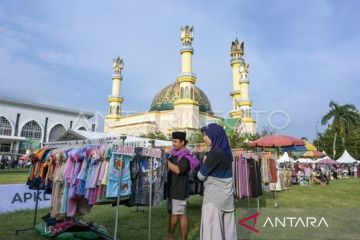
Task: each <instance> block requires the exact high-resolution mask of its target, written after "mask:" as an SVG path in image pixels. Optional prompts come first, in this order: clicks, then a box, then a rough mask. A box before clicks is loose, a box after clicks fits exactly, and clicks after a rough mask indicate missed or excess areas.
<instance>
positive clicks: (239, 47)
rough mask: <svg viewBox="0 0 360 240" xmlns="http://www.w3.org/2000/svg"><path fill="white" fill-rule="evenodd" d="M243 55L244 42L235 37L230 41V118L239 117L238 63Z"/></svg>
mask: <svg viewBox="0 0 360 240" xmlns="http://www.w3.org/2000/svg"><path fill="white" fill-rule="evenodd" d="M243 55H244V42H241V43H240V42H239V40H238V39H237V38H236V39H235V41H233V42H232V43H231V52H230V56H231V60H230V66H231V68H232V73H233V91H232V92H231V93H230V96H231V97H232V110H231V112H230V116H231V117H232V118H240V117H241V116H240V109H239V106H238V102H239V100H240V82H239V80H240V72H239V69H240V65H241V64H243V63H244V59H243V58H242V56H243Z"/></svg>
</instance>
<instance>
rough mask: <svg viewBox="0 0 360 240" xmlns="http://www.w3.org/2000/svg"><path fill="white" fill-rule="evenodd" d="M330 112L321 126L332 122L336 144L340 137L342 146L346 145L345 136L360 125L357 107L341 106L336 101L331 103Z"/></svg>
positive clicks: (351, 105)
mask: <svg viewBox="0 0 360 240" xmlns="http://www.w3.org/2000/svg"><path fill="white" fill-rule="evenodd" d="M329 107H330V111H329V112H328V113H327V114H326V115H325V116H323V117H322V119H321V124H322V125H326V124H329V123H330V122H331V124H329V125H330V127H331V129H333V130H334V142H336V137H337V135H339V137H340V138H341V141H342V145H345V135H347V134H349V130H350V128H351V127H352V126H358V125H359V124H360V115H359V112H358V110H357V109H356V107H355V105H353V104H345V105H339V104H338V103H336V102H334V101H330V103H329Z"/></svg>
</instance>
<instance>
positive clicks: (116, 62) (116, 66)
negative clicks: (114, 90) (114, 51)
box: [113, 56, 124, 74]
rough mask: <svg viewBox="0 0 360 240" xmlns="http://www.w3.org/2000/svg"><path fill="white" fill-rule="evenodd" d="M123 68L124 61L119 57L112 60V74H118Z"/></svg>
mask: <svg viewBox="0 0 360 240" xmlns="http://www.w3.org/2000/svg"><path fill="white" fill-rule="evenodd" d="M123 68H124V61H123V59H122V58H120V57H119V56H118V57H117V58H114V59H113V71H114V74H120V73H121V71H122V70H123Z"/></svg>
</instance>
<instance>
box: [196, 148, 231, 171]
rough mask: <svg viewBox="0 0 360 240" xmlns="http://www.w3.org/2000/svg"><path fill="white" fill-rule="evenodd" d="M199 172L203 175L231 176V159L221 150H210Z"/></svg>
mask: <svg viewBox="0 0 360 240" xmlns="http://www.w3.org/2000/svg"><path fill="white" fill-rule="evenodd" d="M200 173H201V174H202V175H204V176H212V177H217V178H231V177H232V159H230V158H229V157H228V155H227V154H226V153H225V152H224V151H222V150H218V149H213V150H210V152H209V153H208V156H207V159H206V161H205V162H204V164H203V165H202V166H201V168H200Z"/></svg>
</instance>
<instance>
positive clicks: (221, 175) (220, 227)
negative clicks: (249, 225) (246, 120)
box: [197, 123, 237, 240]
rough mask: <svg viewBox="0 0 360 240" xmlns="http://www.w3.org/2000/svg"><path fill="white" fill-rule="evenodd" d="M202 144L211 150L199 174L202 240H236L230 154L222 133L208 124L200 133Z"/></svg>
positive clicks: (227, 143)
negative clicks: (201, 190)
mask: <svg viewBox="0 0 360 240" xmlns="http://www.w3.org/2000/svg"><path fill="white" fill-rule="evenodd" d="M201 130H202V132H203V134H204V142H205V143H206V144H207V145H209V146H211V149H210V151H209V153H208V155H207V158H206V160H205V161H204V163H203V164H202V166H201V168H200V171H199V172H198V175H197V176H198V178H199V180H201V181H204V187H205V190H204V198H203V206H202V210H201V227H200V239H201V240H212V239H213V240H235V239H237V236H236V224H235V215H234V212H235V208H234V195H233V178H232V159H233V157H232V152H231V148H230V145H229V140H228V138H227V136H226V134H225V131H224V129H223V128H222V127H221V126H219V125H217V124H215V123H211V124H209V125H208V126H206V127H204V128H202V129H201Z"/></svg>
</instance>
